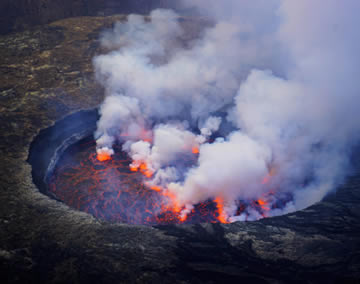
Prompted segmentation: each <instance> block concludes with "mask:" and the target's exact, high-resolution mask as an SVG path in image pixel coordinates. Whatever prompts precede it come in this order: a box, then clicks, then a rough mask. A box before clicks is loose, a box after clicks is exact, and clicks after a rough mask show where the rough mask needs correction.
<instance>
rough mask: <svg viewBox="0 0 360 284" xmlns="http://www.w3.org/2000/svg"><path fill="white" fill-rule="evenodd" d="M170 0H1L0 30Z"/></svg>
mask: <svg viewBox="0 0 360 284" xmlns="http://www.w3.org/2000/svg"><path fill="white" fill-rule="evenodd" d="M179 2H180V1H177V0H175V1H173V0H2V1H0V34H5V33H9V32H11V31H20V30H24V29H26V28H28V27H32V26H35V25H40V24H47V23H50V22H53V21H55V20H60V19H63V18H68V17H75V16H104V15H113V14H116V13H123V14H125V13H135V12H136V13H149V12H150V11H151V10H152V9H154V8H159V7H160V8H161V7H163V8H166V7H172V8H174V7H178V6H179V5H180V4H179Z"/></svg>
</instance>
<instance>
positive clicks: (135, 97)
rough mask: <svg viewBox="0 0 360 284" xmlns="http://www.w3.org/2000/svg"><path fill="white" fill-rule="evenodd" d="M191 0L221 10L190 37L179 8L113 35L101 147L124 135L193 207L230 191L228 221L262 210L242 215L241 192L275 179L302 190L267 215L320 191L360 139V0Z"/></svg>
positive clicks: (99, 69) (102, 65)
mask: <svg viewBox="0 0 360 284" xmlns="http://www.w3.org/2000/svg"><path fill="white" fill-rule="evenodd" d="M183 2H184V4H185V5H187V6H189V7H197V8H198V9H199V11H200V12H201V13H204V14H205V15H206V16H207V17H210V18H211V19H213V21H214V25H212V26H209V27H206V28H204V31H203V32H202V33H201V34H200V35H199V36H198V37H197V38H195V39H192V40H191V41H190V42H187V43H186V44H184V43H183V36H184V34H185V33H186V31H185V30H183V28H182V26H181V24H180V21H179V16H178V15H176V14H175V12H173V11H170V10H155V11H153V12H152V13H151V14H150V16H149V19H144V18H143V16H139V15H130V16H129V17H128V19H127V21H126V22H121V23H117V24H116V25H115V27H114V29H113V30H111V31H107V32H106V33H104V34H103V37H102V39H101V42H102V45H103V46H104V47H105V48H108V49H109V50H111V51H109V52H108V53H107V54H105V55H100V56H97V57H96V58H95V59H94V66H95V69H96V74H97V78H98V80H99V81H100V82H101V83H102V84H103V86H104V87H105V90H106V99H105V101H104V103H103V105H102V106H101V110H100V113H101V118H100V120H99V122H98V129H97V131H96V133H95V137H96V139H97V149H98V153H100V154H101V153H104V152H106V153H108V154H109V155H112V154H113V150H112V146H113V144H114V143H118V142H120V143H123V149H124V150H125V151H127V152H128V153H129V155H130V156H131V157H132V159H133V163H132V165H131V166H132V167H134V168H140V167H141V166H142V165H146V169H145V168H144V171H146V173H148V174H147V176H148V180H147V182H148V183H149V185H151V186H156V187H158V188H161V189H162V190H165V191H167V192H169V193H170V194H172V196H175V198H176V200H177V203H178V205H179V206H181V207H182V208H184V210H183V214H187V213H188V212H189V211H190V210H191V209H192V208H193V205H195V204H196V203H198V202H202V201H205V200H207V199H214V198H220V199H221V200H222V201H223V203H224V205H225V214H226V218H228V220H229V221H235V220H245V219H247V220H254V219H258V218H260V217H261V215H260V214H259V213H258V212H257V211H256V210H253V209H249V210H247V211H246V212H243V214H242V215H240V216H235V213H236V212H235V211H236V202H237V201H238V200H256V199H259V198H262V197H263V196H264V195H266V194H267V193H268V192H269V190H272V191H276V192H277V193H279V194H281V193H290V194H291V196H292V198H291V199H290V200H289V201H288V203H287V204H284V206H283V208H282V209H279V208H275V206H274V207H271V204H270V205H269V207H270V208H269V212H268V215H269V216H273V215H279V214H283V213H287V212H290V211H293V210H298V209H302V208H304V207H306V206H309V205H310V204H312V203H315V202H317V201H320V200H321V199H322V198H323V197H324V196H325V195H326V194H327V193H328V192H330V191H331V190H333V189H334V188H335V187H336V186H337V185H338V184H339V183H340V182H341V181H342V180H343V178H344V177H345V175H346V173H347V172H348V166H349V152H350V150H351V147H352V146H353V145H354V144H355V143H356V142H357V141H358V140H359V133H360V121H359V120H358V119H357V112H358V108H359V106H360V104H359V103H360V94H359V91H360V86H359V84H358V83H357V78H358V77H359V75H360V74H359V70H360V68H359V67H360V66H359V65H360V58H359V57H360V56H359V52H358V50H360V33H359V32H358V30H357V29H358V25H359V24H360V20H359V18H358V17H357V14H356V13H357V11H359V8H360V2H358V1H356V0H349V1H338V0H329V1H326V3H324V2H320V1H319V2H314V1H310V0H304V1H297V2H295V1H282V0H273V1H264V0H258V1H251V2H250V1H236V0H223V1H218V0H191V1H190V0H183ZM272 198H273V197H269V198H268V200H267V202H270V203H271V202H275V201H274V200H273V199H272Z"/></svg>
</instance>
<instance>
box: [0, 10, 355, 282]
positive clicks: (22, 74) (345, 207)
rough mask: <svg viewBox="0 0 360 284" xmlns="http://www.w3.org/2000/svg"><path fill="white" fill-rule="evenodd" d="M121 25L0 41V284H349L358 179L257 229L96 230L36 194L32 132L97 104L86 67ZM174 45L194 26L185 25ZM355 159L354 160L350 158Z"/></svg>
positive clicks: (101, 225) (60, 25) (95, 23)
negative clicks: (105, 36) (102, 38)
mask: <svg viewBox="0 0 360 284" xmlns="http://www.w3.org/2000/svg"><path fill="white" fill-rule="evenodd" d="M116 19H124V17H123V16H109V17H81V18H70V19H65V20H61V21H58V22H54V23H52V24H50V25H46V26H42V27H38V28H33V29H31V30H28V31H25V32H21V33H16V34H10V35H7V36H1V37H0V54H1V57H0V75H1V76H0V116H1V118H0V119H1V124H0V127H1V139H0V151H1V163H0V187H1V188H0V202H1V206H0V277H1V279H5V281H4V283H15V282H21V283H42V282H46V283H55V282H56V283H129V282H131V283H132V282H136V283H141V282H146V283H148V282H150V281H153V282H161V283H189V282H191V283H214V282H217V281H221V282H222V283H226V282H230V281H233V282H235V281H245V283H288V282H291V283H296V282H299V283H314V282H322V283H344V282H345V281H348V282H352V283H356V282H358V281H359V280H360V221H359V220H360V171H357V172H354V173H353V174H352V176H351V177H349V178H348V179H347V181H346V183H345V184H344V185H343V186H341V187H339V188H338V190H337V191H336V193H334V194H332V195H331V196H329V197H327V198H326V199H325V200H324V201H323V202H320V203H317V204H315V205H313V206H311V207H309V208H307V209H305V210H303V211H299V212H296V213H293V214H289V215H286V216H281V217H276V218H271V219H263V220H260V221H257V222H249V223H233V224H211V223H207V224H196V225H176V226H162V227H148V226H147V227H145V226H131V225H122V224H109V223H105V222H101V221H99V220H97V219H95V218H94V217H92V216H91V215H89V214H86V213H83V212H79V211H75V210H72V209H70V208H69V207H67V206H66V205H64V204H63V203H60V202H57V201H56V200H52V199H50V198H49V197H47V196H45V195H43V194H42V193H40V192H39V190H38V189H37V188H36V187H35V185H34V184H33V182H32V178H31V167H30V165H29V164H28V163H27V162H26V160H27V157H28V150H29V146H30V143H31V141H32V140H33V138H34V137H35V136H36V134H37V133H38V132H39V130H40V129H43V128H46V127H48V126H50V125H52V124H53V123H54V122H55V121H56V120H58V119H60V118H62V117H64V116H65V115H67V114H69V113H72V112H74V111H77V110H80V109H88V108H94V107H96V106H97V105H98V104H99V103H101V101H102V99H103V97H102V94H103V91H102V89H101V87H100V86H98V85H97V84H96V83H95V81H94V76H93V70H92V64H91V59H92V57H93V56H94V55H95V54H97V53H100V52H101V50H100V47H99V42H98V41H97V39H98V35H99V32H100V31H101V30H102V29H103V28H104V27H110V26H111V24H112V23H113V22H114V21H115V20H116ZM182 24H183V25H184V27H185V29H186V31H187V32H186V34H185V37H192V36H193V35H194V34H196V32H197V31H198V29H199V26H201V23H200V24H199V21H198V20H196V21H195V20H192V19H185V20H184V21H183V22H182ZM358 160H360V157H358Z"/></svg>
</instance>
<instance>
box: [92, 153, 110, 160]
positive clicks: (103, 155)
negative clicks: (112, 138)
mask: <svg viewBox="0 0 360 284" xmlns="http://www.w3.org/2000/svg"><path fill="white" fill-rule="evenodd" d="M96 158H97V159H98V160H99V161H100V162H104V161H108V160H111V156H110V155H109V154H106V153H101V154H97V157H96Z"/></svg>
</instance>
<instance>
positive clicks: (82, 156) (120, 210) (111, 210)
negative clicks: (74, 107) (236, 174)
mask: <svg viewBox="0 0 360 284" xmlns="http://www.w3.org/2000/svg"><path fill="white" fill-rule="evenodd" d="M95 148H96V144H95V141H93V140H92V139H90V138H87V139H84V140H82V141H79V142H78V143H76V144H74V145H72V146H70V147H69V148H68V149H67V150H66V151H65V152H64V153H63V155H62V156H61V157H60V159H59V161H58V163H57V166H56V168H55V170H54V172H53V173H52V175H51V177H50V180H49V190H50V192H51V193H52V194H54V195H55V196H56V198H57V199H60V200H62V201H63V202H64V203H66V204H68V205H69V206H70V207H73V208H76V209H78V210H81V211H85V212H88V213H90V214H92V215H93V216H95V217H97V218H99V219H103V220H107V221H110V222H120V223H129V224H146V225H155V224H177V223H186V224H190V223H201V222H213V223H215V222H222V223H227V222H228V220H227V216H226V214H225V212H224V208H223V207H224V204H223V200H222V199H221V198H219V197H218V198H216V199H214V200H208V201H205V202H202V203H199V204H197V205H195V206H194V208H193V209H192V210H191V211H190V212H187V214H183V213H182V209H183V208H181V207H179V206H178V205H177V202H176V198H175V196H173V195H172V194H171V193H170V192H166V191H164V190H163V189H162V188H160V187H156V186H150V185H147V181H146V179H149V178H150V177H151V176H152V173H151V172H150V171H149V170H148V169H147V166H146V164H140V165H139V166H138V167H131V166H130V165H131V162H132V161H131V159H130V157H129V156H128V155H127V154H126V153H125V152H123V151H121V146H120V145H117V146H115V147H114V150H115V154H114V155H113V156H111V157H110V156H102V155H100V156H97V155H96V149H95ZM194 152H195V153H196V151H194ZM251 206H252V207H253V208H256V209H257V210H258V211H259V212H260V214H261V215H262V216H263V217H266V212H267V210H268V207H267V206H268V204H267V202H266V201H265V199H264V200H263V199H261V200H258V201H255V202H253V204H252V205H251ZM245 207H246V206H244V204H241V205H239V208H240V209H241V208H242V209H241V210H238V213H239V214H240V213H242V211H243V209H245Z"/></svg>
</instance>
